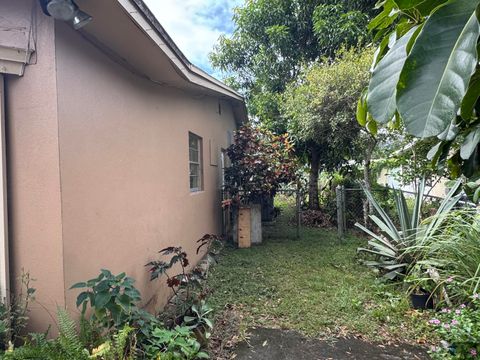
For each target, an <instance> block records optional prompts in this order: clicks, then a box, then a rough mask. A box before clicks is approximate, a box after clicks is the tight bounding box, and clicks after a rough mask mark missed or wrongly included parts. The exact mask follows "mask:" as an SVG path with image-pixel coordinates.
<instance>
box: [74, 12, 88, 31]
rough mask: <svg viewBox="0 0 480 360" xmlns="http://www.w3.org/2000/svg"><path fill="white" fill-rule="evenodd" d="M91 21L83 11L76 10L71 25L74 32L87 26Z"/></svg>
mask: <svg viewBox="0 0 480 360" xmlns="http://www.w3.org/2000/svg"><path fill="white" fill-rule="evenodd" d="M91 20H92V17H91V16H90V15H88V14H87V13H86V12H85V11H82V10H80V9H78V8H77V10H76V11H75V15H74V16H73V19H72V25H73V28H74V29H75V30H78V29H80V28H82V27H84V26H85V25H87V24H88V23H89V22H90V21H91Z"/></svg>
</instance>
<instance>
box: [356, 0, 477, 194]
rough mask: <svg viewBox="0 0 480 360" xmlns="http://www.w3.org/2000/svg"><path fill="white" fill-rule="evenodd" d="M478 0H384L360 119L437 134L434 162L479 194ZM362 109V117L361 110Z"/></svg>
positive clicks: (430, 135) (376, 22)
mask: <svg viewBox="0 0 480 360" xmlns="http://www.w3.org/2000/svg"><path fill="white" fill-rule="evenodd" d="M479 4H480V0H450V1H447V0H422V1H420V0H386V1H384V2H383V11H382V12H381V13H380V14H379V15H378V16H377V17H376V18H375V19H374V20H372V22H371V24H370V28H371V29H373V30H375V31H376V32H377V35H376V38H377V39H379V40H380V45H379V46H378V48H377V56H376V58H375V59H374V63H373V65H374V70H373V75H372V78H371V81H370V84H369V87H368V91H367V92H366V93H365V95H364V96H363V97H362V98H361V101H360V102H359V117H358V120H359V122H360V123H361V124H362V125H365V126H367V127H372V126H376V125H375V124H376V123H380V124H387V123H388V124H389V126H390V127H392V128H398V127H400V126H404V127H405V131H406V132H407V133H409V134H411V135H413V136H415V137H419V138H435V137H436V138H437V144H436V145H435V146H434V147H433V148H432V150H431V151H430V152H429V154H428V155H429V156H428V157H429V159H431V160H432V161H433V164H434V165H446V166H447V167H448V169H449V172H450V175H451V176H452V177H454V178H455V177H459V176H461V175H464V176H465V177H467V178H468V179H469V181H468V182H467V187H466V190H467V193H469V194H470V195H471V196H472V198H473V200H474V201H478V199H479V197H480V151H479V142H480V119H479V117H478V114H479V112H480V102H479V96H480V66H479V63H478V39H479V34H480V25H479V22H478V18H477V15H478V10H479ZM367 112H368V114H367Z"/></svg>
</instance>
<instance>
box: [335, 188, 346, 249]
mask: <svg viewBox="0 0 480 360" xmlns="http://www.w3.org/2000/svg"><path fill="white" fill-rule="evenodd" d="M335 192H336V195H337V228H338V237H339V238H340V240H342V239H343V237H344V236H345V214H344V208H345V206H344V205H345V194H344V189H343V186H340V185H338V186H337V188H336V189H335Z"/></svg>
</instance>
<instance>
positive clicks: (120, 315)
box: [70, 269, 141, 329]
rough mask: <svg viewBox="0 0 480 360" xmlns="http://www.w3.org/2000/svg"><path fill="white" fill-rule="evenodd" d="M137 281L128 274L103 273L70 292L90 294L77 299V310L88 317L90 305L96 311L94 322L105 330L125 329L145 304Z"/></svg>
mask: <svg viewBox="0 0 480 360" xmlns="http://www.w3.org/2000/svg"><path fill="white" fill-rule="evenodd" d="M134 282H135V280H133V279H132V278H129V277H127V276H126V274H125V273H121V274H119V275H113V274H112V273H111V272H110V271H109V270H105V269H102V270H101V272H100V275H99V276H98V277H96V278H94V279H90V280H88V281H87V282H80V283H76V284H74V285H73V286H72V287H71V288H70V289H82V288H86V289H87V290H85V291H83V292H81V293H80V294H79V295H78V297H77V306H78V307H81V308H82V315H85V314H86V311H87V307H88V304H89V303H90V306H91V307H92V308H93V309H94V310H95V311H94V312H93V314H92V319H93V320H94V321H95V322H98V323H99V324H101V326H103V327H104V328H105V329H110V328H112V327H114V328H117V329H121V328H123V327H124V326H125V325H126V324H128V323H129V322H130V321H131V320H132V313H133V311H135V310H136V309H137V307H136V303H138V302H139V301H140V300H141V296H140V292H139V291H138V290H137V289H136V288H135V287H134V286H133V283H134Z"/></svg>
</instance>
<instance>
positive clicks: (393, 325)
mask: <svg viewBox="0 0 480 360" xmlns="http://www.w3.org/2000/svg"><path fill="white" fill-rule="evenodd" d="M284 205H285V204H284ZM291 217H292V214H291V213H289V211H288V209H286V208H285V209H283V211H282V213H281V216H280V217H279V218H278V219H277V221H276V224H275V225H273V226H272V225H270V226H266V227H265V228H264V242H263V244H262V245H260V246H255V247H253V248H251V249H226V250H225V252H224V255H223V256H222V257H221V258H220V262H219V264H218V265H216V266H215V267H214V268H213V269H212V272H211V274H210V278H209V286H210V287H211V288H212V289H213V290H214V292H213V294H212V295H211V296H210V298H209V300H208V301H209V303H210V304H211V305H212V306H213V307H214V308H215V309H216V310H217V311H218V310H220V309H223V308H224V307H225V306H226V305H227V304H228V305H232V307H233V308H234V309H235V310H236V311H238V312H239V313H240V314H241V319H242V324H241V327H242V328H243V329H245V328H247V327H251V326H264V327H276V328H288V329H294V330H297V331H300V332H301V333H303V334H305V335H308V336H313V337H330V336H338V335H349V336H350V335H353V336H360V337H363V338H365V339H368V340H372V341H383V342H388V341H394V342H397V341H404V342H409V343H415V342H424V341H425V340H426V339H427V337H428V335H429V334H428V326H427V325H426V321H427V319H428V318H429V314H428V313H424V314H421V313H418V312H416V311H411V310H410V308H409V304H408V301H407V297H406V296H405V294H404V293H403V292H401V291H399V290H398V289H396V288H395V287H394V286H392V285H385V284H382V283H381V282H379V281H378V280H376V278H375V276H374V274H373V273H372V271H371V270H369V269H367V268H366V267H364V266H362V265H361V264H359V263H358V261H357V259H356V249H357V247H358V246H360V245H363V246H364V245H365V242H366V239H361V238H355V237H349V238H348V239H346V240H345V241H344V242H343V243H341V244H339V242H338V239H337V236H336V232H335V231H333V230H332V231H330V230H321V229H302V237H301V239H300V240H296V239H295V238H294V234H295V229H294V228H293V227H292V226H290V225H289V224H288V219H290V218H291Z"/></svg>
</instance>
